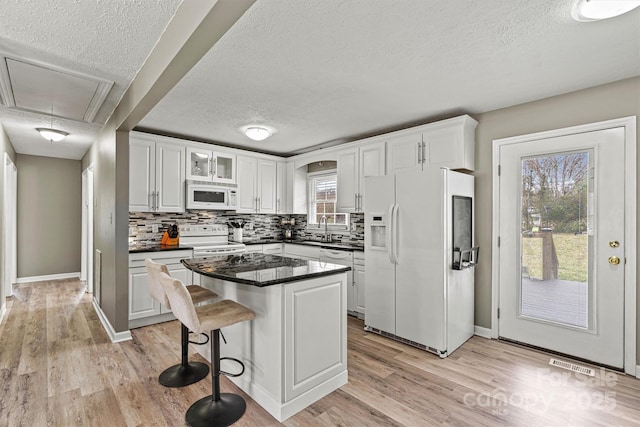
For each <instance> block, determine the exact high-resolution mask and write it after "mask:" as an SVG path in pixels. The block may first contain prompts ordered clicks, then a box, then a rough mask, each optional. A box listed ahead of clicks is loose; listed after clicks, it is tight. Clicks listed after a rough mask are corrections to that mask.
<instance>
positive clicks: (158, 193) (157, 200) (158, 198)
mask: <svg viewBox="0 0 640 427" xmlns="http://www.w3.org/2000/svg"><path fill="white" fill-rule="evenodd" d="M158 209H160V192H159V191H156V210H158Z"/></svg>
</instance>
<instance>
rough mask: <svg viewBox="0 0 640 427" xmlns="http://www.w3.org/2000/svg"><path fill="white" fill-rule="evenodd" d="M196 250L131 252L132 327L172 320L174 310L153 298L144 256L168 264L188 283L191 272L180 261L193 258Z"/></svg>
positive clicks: (130, 292)
mask: <svg viewBox="0 0 640 427" xmlns="http://www.w3.org/2000/svg"><path fill="white" fill-rule="evenodd" d="M192 254H193V251H191V250H190V249H189V250H175V251H164V252H136V253H132V254H129V327H130V328H134V327H140V326H146V325H150V324H153V323H158V322H164V321H167V320H171V319H172V318H173V314H171V310H169V309H168V308H166V307H164V306H163V305H161V304H160V303H159V302H158V301H156V300H155V299H154V298H152V297H151V294H150V292H149V281H148V279H149V276H148V274H147V268H146V266H145V259H147V258H151V259H152V260H153V261H155V262H157V263H160V264H165V265H166V266H167V268H168V269H169V274H170V275H171V276H172V277H175V278H176V279H179V280H180V281H182V283H184V284H185V285H189V284H191V277H192V273H191V271H190V270H187V269H186V268H185V267H184V266H183V265H182V264H181V263H180V260H181V259H184V258H191V257H192Z"/></svg>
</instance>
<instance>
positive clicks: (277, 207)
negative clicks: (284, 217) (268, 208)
mask: <svg viewBox="0 0 640 427" xmlns="http://www.w3.org/2000/svg"><path fill="white" fill-rule="evenodd" d="M276 210H277V211H278V212H280V199H278V200H276Z"/></svg>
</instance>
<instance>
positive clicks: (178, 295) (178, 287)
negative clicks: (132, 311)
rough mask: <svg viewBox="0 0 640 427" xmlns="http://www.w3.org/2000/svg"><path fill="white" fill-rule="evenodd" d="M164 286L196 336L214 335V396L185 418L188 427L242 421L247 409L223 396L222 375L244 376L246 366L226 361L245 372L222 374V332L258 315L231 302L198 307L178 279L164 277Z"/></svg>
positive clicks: (228, 395)
mask: <svg viewBox="0 0 640 427" xmlns="http://www.w3.org/2000/svg"><path fill="white" fill-rule="evenodd" d="M160 282H161V283H162V285H163V286H164V290H165V292H166V294H167V297H168V298H169V301H171V307H173V314H174V315H175V316H176V317H177V318H178V319H180V321H181V322H182V323H183V324H185V325H187V326H188V327H189V329H191V330H192V331H194V332H205V331H211V396H207V397H203V398H202V399H200V400H198V401H197V402H195V403H194V404H193V405H191V407H190V408H189V410H187V413H186V415H185V419H186V421H187V424H189V425H190V426H192V427H195V426H228V425H231V424H233V423H235V422H236V421H238V420H239V419H240V417H242V415H243V414H244V411H245V410H246V408H247V404H246V402H245V401H244V399H243V398H242V397H241V396H238V395H237V394H232V393H220V374H221V373H222V374H225V375H229V376H234V377H237V376H240V375H242V373H243V372H244V364H243V363H242V362H241V361H240V360H237V359H234V358H231V357H225V358H223V359H229V360H233V361H235V362H237V363H239V364H240V365H241V367H242V371H241V372H240V373H238V374H230V373H228V372H221V371H220V328H223V327H225V326H230V325H233V324H235V323H239V322H244V321H246V320H253V319H255V317H256V314H255V313H254V312H253V311H251V310H250V309H248V308H247V307H245V306H243V305H240V304H238V303H237V302H235V301H231V300H222V301H218V302H215V303H213V304H206V305H202V306H200V307H195V306H194V305H193V302H192V301H191V298H189V291H188V290H187V287H186V286H185V285H184V284H183V283H182V282H181V281H180V280H177V279H174V278H172V277H171V276H169V275H167V274H164V273H162V274H161V275H160Z"/></svg>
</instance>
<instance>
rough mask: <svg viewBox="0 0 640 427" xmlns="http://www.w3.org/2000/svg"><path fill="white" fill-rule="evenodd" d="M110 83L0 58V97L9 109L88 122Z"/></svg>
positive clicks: (103, 97)
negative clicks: (0, 96)
mask: <svg viewBox="0 0 640 427" xmlns="http://www.w3.org/2000/svg"><path fill="white" fill-rule="evenodd" d="M112 86H113V82H111V81H107V80H103V79H99V78H96V77H92V76H87V75H84V74H80V73H76V72H74V71H71V70H65V69H62V68H57V67H52V66H49V65H46V64H38V63H34V62H29V61H26V60H23V59H16V58H9V57H6V56H1V61H0V94H1V95H2V100H3V104H4V105H5V106H6V107H9V108H16V109H19V110H24V111H31V112H38V113H43V114H47V115H53V116H57V117H62V118H67V119H70V120H75V121H82V122H87V123H92V122H93V120H94V118H95V116H96V114H97V113H98V110H99V109H100V107H101V106H102V104H103V103H104V101H105V99H106V97H107V95H108V94H109V91H110V90H111V87H112Z"/></svg>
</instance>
